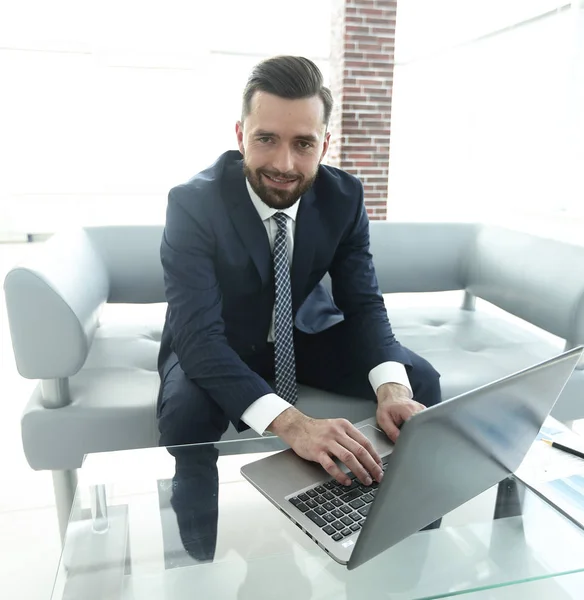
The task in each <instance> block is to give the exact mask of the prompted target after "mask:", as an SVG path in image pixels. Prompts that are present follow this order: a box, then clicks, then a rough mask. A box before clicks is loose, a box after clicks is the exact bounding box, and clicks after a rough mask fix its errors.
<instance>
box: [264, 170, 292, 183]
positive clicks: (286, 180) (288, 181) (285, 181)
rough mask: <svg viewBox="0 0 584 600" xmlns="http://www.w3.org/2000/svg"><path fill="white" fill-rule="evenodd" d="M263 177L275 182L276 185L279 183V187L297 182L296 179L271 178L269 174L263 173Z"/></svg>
mask: <svg viewBox="0 0 584 600" xmlns="http://www.w3.org/2000/svg"><path fill="white" fill-rule="evenodd" d="M263 175H264V176H265V177H266V178H267V179H269V180H270V181H273V182H274V183H277V184H279V185H288V184H290V183H294V182H295V181H296V179H282V178H279V177H270V176H269V175H268V174H267V173H263Z"/></svg>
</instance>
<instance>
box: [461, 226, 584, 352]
mask: <svg viewBox="0 0 584 600" xmlns="http://www.w3.org/2000/svg"><path fill="white" fill-rule="evenodd" d="M466 269H467V272H466V274H465V279H466V281H467V290H468V291H469V292H471V293H472V294H474V295H476V296H478V297H479V298H483V299H484V300H487V301H488V302H491V303H493V304H495V305H496V306H498V307H499V308H502V309H503V310H506V311H507V312H509V313H511V314H513V315H515V316H517V317H520V318H522V319H525V320H526V321H529V322H530V323H532V324H533V325H536V326H538V327H541V328H542V329H545V330H546V331H549V332H550V333H553V334H554V335H557V336H559V337H561V338H564V339H566V340H568V341H569V342H570V343H571V344H572V345H575V344H580V343H584V247H583V246H575V245H572V244H568V243H564V242H561V241H559V240H554V239H546V238H543V237H539V236H534V235H531V234H529V233H524V232H520V231H514V230H510V229H504V228H502V227H495V226H485V227H482V228H481V230H480V231H479V232H478V235H477V237H476V240H475V243H474V245H473V247H472V251H471V252H470V254H469V257H468V261H467V263H466Z"/></svg>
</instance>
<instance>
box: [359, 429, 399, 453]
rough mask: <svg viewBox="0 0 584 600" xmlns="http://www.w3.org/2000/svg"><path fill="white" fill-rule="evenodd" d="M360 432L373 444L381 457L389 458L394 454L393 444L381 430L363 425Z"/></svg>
mask: <svg viewBox="0 0 584 600" xmlns="http://www.w3.org/2000/svg"><path fill="white" fill-rule="evenodd" d="M358 429H359V431H360V432H361V433H362V434H363V435H364V436H365V437H366V438H367V439H368V440H369V441H370V442H371V443H372V444H373V447H374V448H375V450H376V452H377V454H379V456H387V455H388V454H391V452H393V444H392V442H391V441H390V440H389V438H388V437H387V436H386V435H385V433H384V432H383V431H381V429H378V428H377V427H374V426H373V425H363V427H359V428H358Z"/></svg>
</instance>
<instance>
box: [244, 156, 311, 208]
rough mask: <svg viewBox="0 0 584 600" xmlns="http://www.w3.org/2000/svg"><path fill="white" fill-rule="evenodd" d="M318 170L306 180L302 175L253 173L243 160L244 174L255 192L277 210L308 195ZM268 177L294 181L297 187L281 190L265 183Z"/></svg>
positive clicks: (259, 171) (289, 205) (271, 172)
mask: <svg viewBox="0 0 584 600" xmlns="http://www.w3.org/2000/svg"><path fill="white" fill-rule="evenodd" d="M317 172H318V170H315V171H314V173H313V174H312V175H311V176H310V177H308V178H306V177H305V176H304V175H301V174H300V173H280V172H278V171H273V170H271V169H256V170H255V171H252V169H250V167H249V165H248V164H247V163H246V162H245V158H244V160H243V173H244V175H245V176H246V178H247V180H248V181H249V184H250V185H251V187H252V189H253V191H254V192H255V193H256V194H257V195H258V196H259V197H260V199H261V200H262V202H263V203H264V204H266V205H267V206H269V207H270V208H274V209H276V210H285V209H287V208H290V207H291V206H293V205H294V204H296V202H298V200H299V198H300V196H302V195H303V194H304V193H306V192H307V191H308V190H309V189H310V188H311V187H312V184H313V183H314V181H315V179H316V175H317ZM266 175H269V176H270V177H277V178H278V179H290V180H291V179H293V180H295V181H296V185H295V186H294V187H292V188H291V189H289V190H281V189H278V188H276V187H272V186H270V185H267V184H266V183H264V181H265V177H266Z"/></svg>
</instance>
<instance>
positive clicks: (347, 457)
mask: <svg viewBox="0 0 584 600" xmlns="http://www.w3.org/2000/svg"><path fill="white" fill-rule="evenodd" d="M349 439H350V438H348V437H347V438H345V440H344V441H346V440H349ZM329 451H330V452H332V454H334V456H336V457H337V458H338V459H339V460H340V461H341V462H342V463H343V464H344V465H345V466H346V467H348V468H349V470H350V471H351V472H352V473H353V474H354V475H355V477H357V479H358V480H359V481H360V482H361V483H362V484H364V485H371V483H372V480H371V476H370V475H369V472H368V471H367V469H365V467H364V466H363V465H362V464H361V463H360V462H359V461H358V460H357V458H356V457H355V455H354V454H353V453H352V452H351V450H349V449H348V448H347V447H346V446H344V445H343V444H340V443H339V442H333V443H332V444H331V445H330V446H329Z"/></svg>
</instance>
